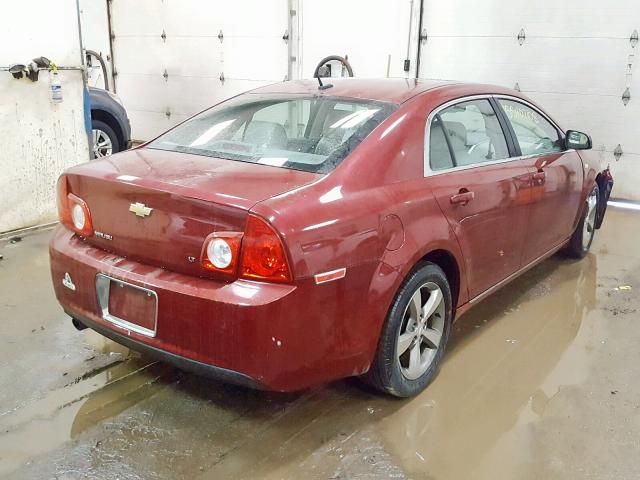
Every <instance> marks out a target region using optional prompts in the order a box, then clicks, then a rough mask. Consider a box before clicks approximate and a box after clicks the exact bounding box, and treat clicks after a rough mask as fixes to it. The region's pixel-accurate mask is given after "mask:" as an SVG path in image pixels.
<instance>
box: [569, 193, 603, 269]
mask: <svg viewBox="0 0 640 480" xmlns="http://www.w3.org/2000/svg"><path fill="white" fill-rule="evenodd" d="M598 198H600V190H599V189H598V185H597V184H596V185H594V186H593V188H592V189H591V192H590V193H589V195H587V199H586V201H585V204H584V207H583V212H582V217H580V221H579V222H578V226H577V227H576V230H575V232H573V235H572V236H571V239H570V240H569V244H568V245H567V248H566V249H565V252H566V253H567V255H569V256H570V257H574V258H583V257H584V256H585V255H586V254H587V253H588V252H589V248H591V243H592V242H593V235H594V233H595V231H596V214H597V211H598Z"/></svg>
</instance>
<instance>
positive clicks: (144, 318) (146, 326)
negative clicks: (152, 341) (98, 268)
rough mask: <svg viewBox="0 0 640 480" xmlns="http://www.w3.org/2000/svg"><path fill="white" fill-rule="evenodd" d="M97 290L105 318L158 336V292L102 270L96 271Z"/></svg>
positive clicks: (120, 325) (129, 330)
mask: <svg viewBox="0 0 640 480" xmlns="http://www.w3.org/2000/svg"><path fill="white" fill-rule="evenodd" d="M96 292H97V294H98V306H99V307H100V313H101V314H102V318H103V319H104V320H106V321H108V322H110V323H113V324H114V325H117V326H119V327H121V328H124V329H125V330H127V331H128V332H136V333H139V334H141V335H145V336H147V337H155V336H156V327H157V321H158V295H157V294H156V292H154V291H153V290H149V289H148V288H144V287H141V286H139V285H134V284H133V283H129V282H125V281H124V280H119V279H117V278H113V277H109V276H108V275H105V274H103V273H99V274H97V275H96Z"/></svg>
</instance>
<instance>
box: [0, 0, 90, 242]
mask: <svg viewBox="0 0 640 480" xmlns="http://www.w3.org/2000/svg"><path fill="white" fill-rule="evenodd" d="M43 55H44V56H46V57H48V58H50V59H51V60H52V61H54V62H56V63H57V64H58V65H61V66H78V65H79V64H80V59H81V57H80V40H79V35H78V16H77V9H76V2H75V0H56V1H55V2H50V1H48V0H21V1H20V2H11V3H10V6H9V5H8V4H7V5H5V6H4V7H3V9H2V28H0V66H2V67H7V66H9V65H10V64H13V63H28V62H29V61H31V59H32V58H34V57H39V56H43ZM60 80H61V83H62V91H63V99H64V101H63V102H62V103H60V104H53V103H52V102H51V93H50V83H49V81H50V77H49V74H48V72H40V79H39V81H38V82H35V83H34V82H31V81H30V80H28V79H24V78H23V79H20V80H16V79H14V78H13V77H12V76H11V74H10V73H9V72H7V71H1V70H0V99H1V101H0V166H1V168H2V173H1V174H0V206H1V208H0V233H2V232H6V231H10V230H15V229H19V228H23V227H29V226H32V225H36V224H42V223H47V222H50V221H53V220H55V219H56V216H57V215H56V202H55V184H56V180H57V178H58V176H59V174H60V173H61V172H62V171H63V170H64V169H65V168H67V167H69V166H72V165H75V164H77V163H80V162H83V161H85V160H87V159H88V158H89V147H88V137H87V135H86V132H85V125H84V111H83V89H84V83H83V78H82V72H81V71H79V70H75V71H64V72H61V73H60Z"/></svg>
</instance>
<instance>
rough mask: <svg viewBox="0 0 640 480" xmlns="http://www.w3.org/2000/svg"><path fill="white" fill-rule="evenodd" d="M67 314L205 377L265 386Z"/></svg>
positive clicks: (251, 385) (119, 341)
mask: <svg viewBox="0 0 640 480" xmlns="http://www.w3.org/2000/svg"><path fill="white" fill-rule="evenodd" d="M66 314H67V315H69V316H70V317H72V318H75V319H76V320H78V321H80V323H82V324H84V325H85V326H87V327H89V328H90V329H92V330H95V331H96V332H98V333H99V334H100V335H104V336H105V337H107V338H110V339H111V340H113V341H114V342H116V343H119V344H120V345H124V346H125V347H127V348H130V349H131V350H135V351H137V352H141V353H144V354H147V355H149V356H150V357H153V358H157V359H158V360H161V361H163V362H166V363H170V364H172V365H175V366H176V367H178V368H181V369H183V370H188V371H190V372H193V373H196V374H198V375H201V376H203V377H209V378H213V379H216V380H221V381H223V382H225V383H233V384H235V385H242V386H243V387H249V388H254V389H257V390H262V389H263V388H264V387H263V385H261V384H260V383H259V382H257V381H256V380H254V379H253V378H251V377H249V376H248V375H245V374H243V373H240V372H235V371H233V370H228V369H226V368H221V367H216V366H215V365H209V364H207V363H202V362H198V361H197V360H192V359H190V358H186V357H181V356H180V355H176V354H174V353H171V352H168V351H165V350H161V349H159V348H156V347H152V346H151V345H147V344H146V343H142V342H139V341H136V340H134V339H132V338H131V337H128V336H126V335H122V334H120V333H118V332H116V331H114V330H112V329H109V328H107V327H105V326H104V325H101V324H99V323H97V322H94V321H93V320H89V319H88V318H78V315H77V314H75V313H72V312H66Z"/></svg>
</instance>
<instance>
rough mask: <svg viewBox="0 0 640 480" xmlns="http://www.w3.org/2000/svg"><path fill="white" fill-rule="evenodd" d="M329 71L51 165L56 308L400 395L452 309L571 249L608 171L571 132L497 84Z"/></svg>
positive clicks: (281, 382)
mask: <svg viewBox="0 0 640 480" xmlns="http://www.w3.org/2000/svg"><path fill="white" fill-rule="evenodd" d="M332 81H333V82H334V85H333V86H330V87H329V88H322V89H320V88H318V84H317V83H316V82H315V81H300V82H287V83H281V84H276V85H271V86H267V87H263V88H259V89H257V90H254V91H251V92H249V93H246V94H243V95H239V96H237V97H234V98H232V99H230V100H228V101H226V102H223V103H221V104H219V105H217V106H215V107H213V108H211V109H209V110H206V111H204V112H203V113H201V114H199V115H197V116H195V117H193V118H192V119H190V120H188V121H186V122H184V123H183V124H181V125H179V126H177V127H175V128H174V129H172V130H170V131H169V132H167V133H165V134H164V135H162V136H160V137H158V138H157V139H155V140H153V141H151V142H149V143H147V144H145V145H143V146H142V147H140V148H138V149H135V150H131V151H128V152H124V153H120V154H118V155H114V156H112V157H109V158H107V159H104V160H100V161H94V162H90V163H86V164H83V165H79V166H77V167H74V168H71V169H70V170H68V171H67V172H65V173H64V174H63V175H62V176H61V177H60V180H59V183H58V190H59V195H58V197H59V210H60V220H61V223H62V224H61V225H60V226H59V227H58V228H57V229H56V231H55V233H54V235H53V239H52V240H51V246H50V253H51V272H52V278H53V284H54V287H55V292H56V296H57V298H58V300H59V302H60V303H61V304H62V306H63V308H64V310H65V311H66V312H67V313H68V314H69V315H70V316H71V317H72V318H73V321H74V324H75V325H76V326H77V327H78V328H84V327H90V328H92V329H94V330H96V331H98V332H100V333H102V334H103V335H105V336H107V337H109V338H111V339H113V340H115V341H116V342H119V343H122V344H124V345H127V346H129V347H131V348H133V349H137V350H141V351H146V352H149V353H151V354H155V355H157V356H159V357H160V358H162V359H165V360H167V361H169V362H172V363H174V364H176V365H178V366H179V367H181V368H185V369H191V370H195V371H196V372H200V373H202V374H206V375H210V376H214V377H216V378H219V379H222V380H224V381H228V382H233V383H238V384H242V385H247V386H251V387H255V388H264V389H273V390H281V391H291V390H299V389H303V388H305V387H308V386H310V385H313V384H317V383H320V382H326V381H329V380H333V379H338V378H342V377H347V376H353V375H361V376H364V378H365V379H367V380H368V381H369V382H370V383H372V384H373V385H375V386H376V387H378V388H379V389H381V390H383V391H386V392H388V393H391V394H393V395H397V396H409V395H413V394H416V393H417V392H419V391H421V390H422V389H424V388H425V387H426V386H427V385H428V384H429V382H430V381H431V380H432V378H433V377H434V374H435V372H436V370H437V368H438V365H439V363H440V361H441V359H442V355H443V353H444V349H445V345H446V343H447V338H448V337H449V333H450V332H451V324H452V322H453V321H454V319H456V318H459V317H460V315H462V314H463V313H464V312H465V311H467V310H468V309H469V308H470V307H471V306H473V305H474V304H476V303H477V302H478V301H479V300H481V299H482V298H484V297H486V296H487V295H488V294H490V293H492V292H494V291H496V290H497V289H498V288H500V287H501V286H502V285H504V284H505V283H506V282H508V281H509V280H511V279H513V278H515V277H516V276H517V275H519V274H520V273H522V272H524V271H525V270H527V269H528V268H530V267H532V266H533V265H535V264H536V263H538V262H540V261H542V260H543V259H545V258H546V257H548V256H550V255H552V254H553V253H554V252H556V251H558V250H560V249H563V248H564V250H565V251H566V252H567V253H568V254H570V255H571V256H574V257H582V256H584V255H585V254H586V253H587V252H588V250H589V247H590V245H591V241H592V239H593V234H594V231H595V229H597V228H599V227H600V225H601V224H602V219H603V217H604V213H605V209H606V205H607V200H608V198H609V194H610V192H611V188H612V185H613V180H612V178H611V175H610V174H609V170H608V169H604V168H602V167H601V166H600V163H599V160H598V158H597V156H595V155H592V154H591V153H590V152H588V151H587V150H588V149H589V148H591V140H590V138H589V137H588V136H587V135H585V134H583V133H580V132H577V131H571V130H570V131H568V132H566V133H565V132H564V131H563V130H562V129H561V128H560V127H559V126H558V124H557V123H556V122H554V121H553V120H552V119H551V118H550V117H549V116H548V115H547V114H545V113H544V112H543V111H542V110H541V109H540V108H539V107H537V106H536V105H535V104H534V103H533V102H531V101H530V100H528V99H526V98H525V97H523V96H522V95H521V94H520V93H519V92H515V91H512V90H508V89H505V88H501V87H495V86H489V85H469V84H461V83H451V82H449V83H447V82H435V81H413V80H359V79H345V80H332ZM325 87H326V85H325Z"/></svg>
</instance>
